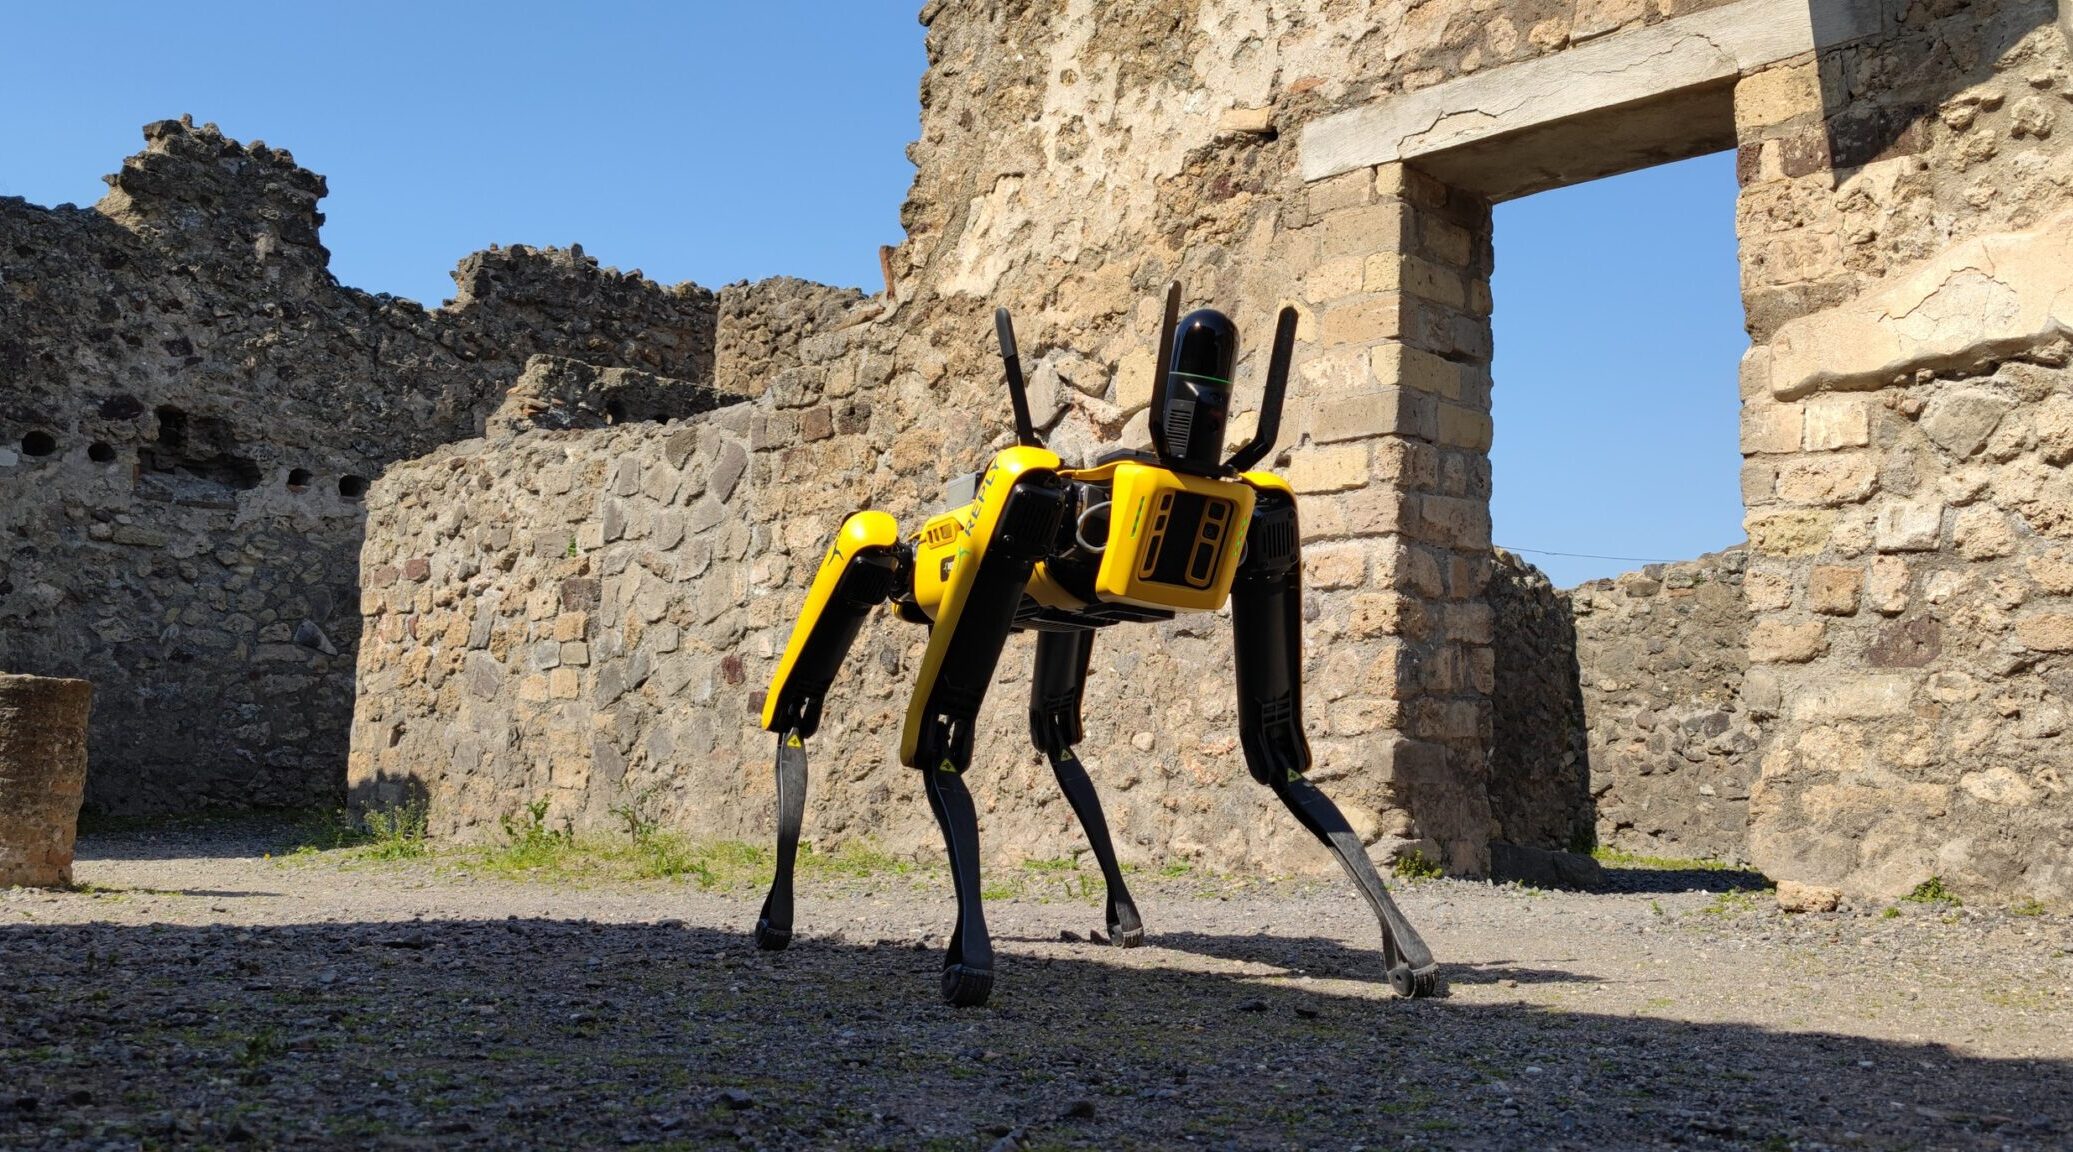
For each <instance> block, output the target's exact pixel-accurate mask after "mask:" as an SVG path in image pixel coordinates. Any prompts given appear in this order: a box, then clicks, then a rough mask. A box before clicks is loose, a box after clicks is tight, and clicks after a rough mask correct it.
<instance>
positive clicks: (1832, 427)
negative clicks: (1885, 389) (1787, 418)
mask: <svg viewBox="0 0 2073 1152" xmlns="http://www.w3.org/2000/svg"><path fill="white" fill-rule="evenodd" d="M1870 443H1871V416H1870V402H1869V401H1867V400H1866V399H1865V398H1864V397H1862V396H1820V397H1816V398H1815V399H1812V400H1809V401H1807V405H1806V436H1805V447H1806V449H1807V451H1809V452H1828V451H1833V450H1834V449H1837V448H1862V447H1864V446H1865V445H1867V444H1870Z"/></svg>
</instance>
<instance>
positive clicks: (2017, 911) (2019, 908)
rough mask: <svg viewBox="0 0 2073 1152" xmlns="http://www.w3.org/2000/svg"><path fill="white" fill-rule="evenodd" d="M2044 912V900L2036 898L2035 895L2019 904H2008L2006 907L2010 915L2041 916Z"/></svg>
mask: <svg viewBox="0 0 2073 1152" xmlns="http://www.w3.org/2000/svg"><path fill="white" fill-rule="evenodd" d="M2044 912H2045V908H2044V901H2042V900H2039V899H2037V898H2036V897H2035V896H2032V897H2030V898H2029V899H2027V900H2024V901H2023V902H2022V903H2020V904H2014V905H2010V906H2009V909H2008V914H2009V915H2011V916H2042V915H2044Z"/></svg>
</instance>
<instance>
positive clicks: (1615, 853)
mask: <svg viewBox="0 0 2073 1152" xmlns="http://www.w3.org/2000/svg"><path fill="white" fill-rule="evenodd" d="M1591 859H1593V860H1596V861H1597V862H1598V863H1600V864H1606V865H1610V866H1611V867H1614V868H1653V869H1656V870H1659V871H1664V872H1726V871H1729V870H1730V869H1733V868H1735V867H1736V866H1735V865H1733V864H1730V863H1728V862H1727V861H1725V860H1707V859H1686V858H1684V857H1681V856H1645V855H1642V854H1641V853H1639V852H1628V851H1626V850H1625V849H1622V848H1605V847H1598V848H1593V849H1591Z"/></svg>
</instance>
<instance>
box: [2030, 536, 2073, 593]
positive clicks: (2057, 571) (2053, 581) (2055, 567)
mask: <svg viewBox="0 0 2073 1152" xmlns="http://www.w3.org/2000/svg"><path fill="white" fill-rule="evenodd" d="M2023 566H2024V567H2025V568H2026V569H2028V571H2029V573H2030V579H2032V580H2035V581H2036V582H2037V586H2038V587H2039V588H2042V589H2043V590H2045V591H2046V592H2049V593H2051V594H2052V595H2054V596H2073V548H2066V547H2059V548H2054V549H2052V550H2051V551H2049V552H2042V553H2039V554H2037V555H2035V556H2032V557H2030V558H2029V559H2027V560H2025V561H2023Z"/></svg>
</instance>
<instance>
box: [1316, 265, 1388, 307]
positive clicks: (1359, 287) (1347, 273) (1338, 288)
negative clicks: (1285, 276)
mask: <svg viewBox="0 0 2073 1152" xmlns="http://www.w3.org/2000/svg"><path fill="white" fill-rule="evenodd" d="M1370 259H1378V258H1375V257H1371V258H1370ZM1367 263H1368V260H1364V259H1362V258H1361V257H1359V256H1341V257H1339V258H1338V259H1336V260H1327V261H1325V262H1324V263H1322V264H1319V265H1317V266H1316V267H1314V268H1311V269H1310V270H1309V271H1307V272H1305V273H1303V299H1305V300H1308V301H1310V302H1311V303H1313V304H1326V303H1330V302H1331V301H1333V300H1338V299H1341V298H1343V297H1346V296H1351V295H1353V294H1355V293H1356V292H1361V291H1373V290H1374V289H1370V288H1366V287H1365V285H1364V277H1365V272H1364V266H1365V265H1366V264H1367Z"/></svg>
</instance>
